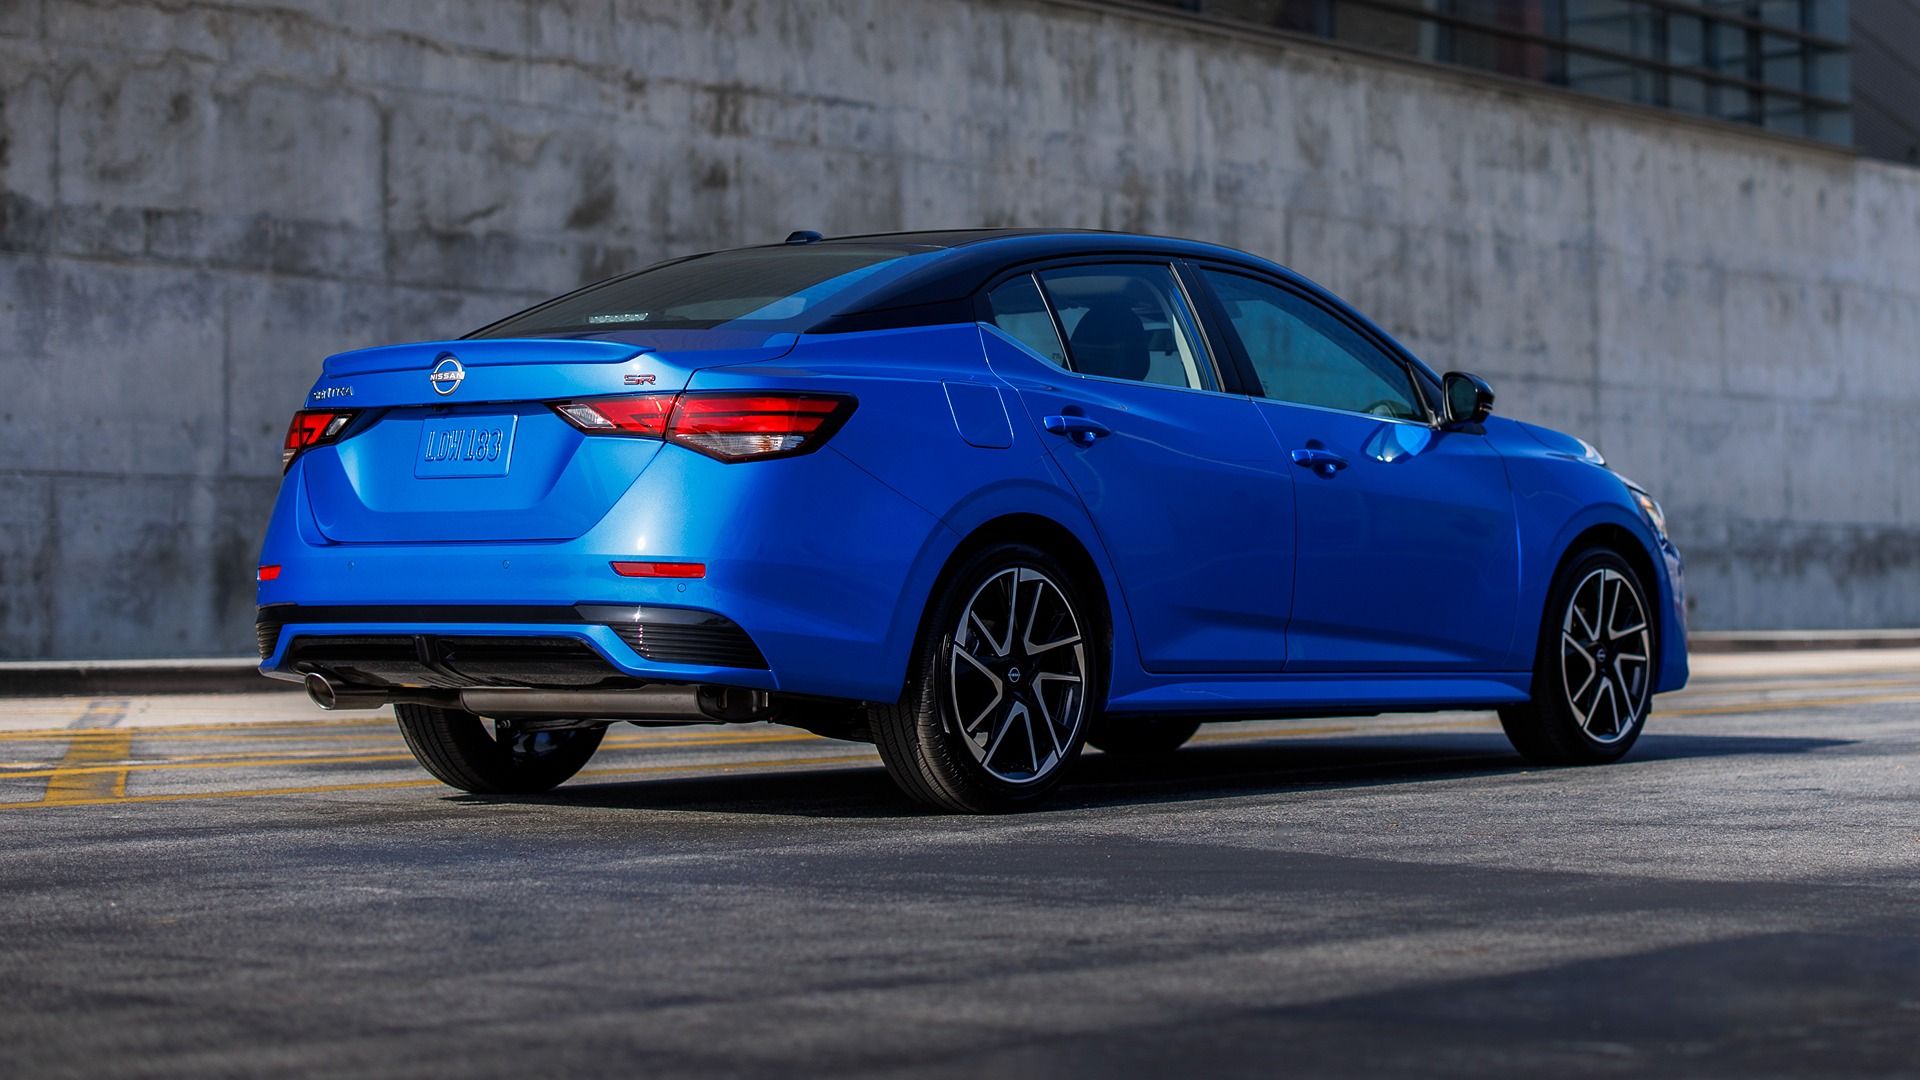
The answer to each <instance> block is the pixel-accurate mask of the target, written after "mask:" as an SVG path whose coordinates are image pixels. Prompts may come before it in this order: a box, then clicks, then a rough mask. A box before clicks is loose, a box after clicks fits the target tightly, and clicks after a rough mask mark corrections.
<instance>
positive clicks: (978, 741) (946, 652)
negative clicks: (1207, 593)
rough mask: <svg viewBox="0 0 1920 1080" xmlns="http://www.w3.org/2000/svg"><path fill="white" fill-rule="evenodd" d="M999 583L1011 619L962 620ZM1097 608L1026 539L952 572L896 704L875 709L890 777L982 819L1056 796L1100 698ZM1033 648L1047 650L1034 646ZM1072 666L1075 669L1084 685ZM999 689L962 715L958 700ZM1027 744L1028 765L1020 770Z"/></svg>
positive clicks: (1102, 634) (920, 796)
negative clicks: (983, 815)
mask: <svg viewBox="0 0 1920 1080" xmlns="http://www.w3.org/2000/svg"><path fill="white" fill-rule="evenodd" d="M1009 582H1010V583H1009ZM1049 587H1050V588H1051V590H1052V591H1051V593H1049V592H1048V588H1049ZM1000 588H1006V589H1007V590H1009V591H1008V593H1007V597H1008V599H1007V600H1006V602H1005V605H1004V606H1005V608H1006V610H1007V612H1008V614H1007V616H1006V617H1005V625H1004V626H1002V625H1000V619H999V617H998V616H996V615H994V614H991V613H989V614H985V615H984V616H983V617H982V621H981V622H979V623H978V624H977V630H976V628H975V626H976V624H974V623H972V622H969V623H967V624H966V625H965V626H964V627H963V625H962V620H963V619H969V620H971V619H972V615H971V612H972V611H973V610H974V608H973V605H974V603H975V601H976V600H978V601H982V603H983V606H982V607H981V608H980V610H981V611H982V612H987V611H988V609H989V608H992V609H993V610H994V611H997V610H998V609H999V608H1000V606H1001V605H1000V603H999V602H998V598H999V596H1000V593H998V592H994V593H992V594H991V595H989V590H997V589H1000ZM1028 605H1031V607H1030V610H1027V611H1026V613H1025V614H1024V615H1022V614H1016V613H1017V612H1020V611H1021V610H1022V608H1023V607H1027V606H1028ZM1056 605H1058V606H1063V607H1064V617H1063V616H1062V613H1061V611H1060V610H1059V607H1058V606H1056ZM1097 610H1098V609H1097V608H1096V607H1095V606H1094V605H1093V604H1092V603H1091V602H1089V600H1088V599H1087V598H1085V597H1084V596H1083V595H1082V594H1081V592H1080V589H1079V587H1078V585H1077V583H1076V582H1075V581H1074V579H1073V577H1072V575H1071V573H1070V572H1069V571H1068V570H1067V568H1066V567H1064V566H1062V565H1061V564H1060V562H1059V561H1058V560H1057V559H1055V558H1054V557H1053V556H1051V555H1049V554H1047V553H1046V552H1044V551H1041V550H1040V549H1038V548H1035V547H1032V546H1030V545H1027V544H1015V543H1005V544H995V545H992V546H990V547H987V548H984V549H982V550H980V551H978V552H975V553H974V554H972V555H971V556H969V557H967V558H966V560H965V561H964V562H962V563H961V564H960V565H958V566H957V567H955V568H954V570H953V572H951V573H949V574H948V575H947V576H946V578H945V582H944V584H943V585H942V586H941V587H940V589H939V590H938V591H937V592H936V593H935V595H934V597H933V599H932V600H931V601H930V602H929V604H928V609H927V614H926V618H925V620H924V622H923V624H922V626H921V630H920V634H919V638H918V640H917V642H916V644H915V646H914V654H913V657H912V660H911V663H910V664H909V666H908V673H907V686H906V690H905V692H904V693H903V694H902V695H901V698H900V700H899V702H897V703H895V704H892V705H874V706H869V708H868V719H869V722H870V723H871V725H872V729H873V739H874V744H875V745H876V746H877V747H878V748H879V750H880V759H881V760H882V761H883V762H885V763H886V766H887V772H888V774H890V775H891V776H892V777H893V781H894V783H896V784H898V785H899V786H900V789H901V790H902V791H904V792H906V793H907V794H908V795H910V796H912V797H913V798H914V799H917V800H919V801H920V802H923V803H926V804H928V805H929V806H934V807H938V808H940V809H943V810H954V811H960V812H963V813H974V814H979V813H994V812H998V811H1004V810H1012V809H1017V808H1019V807H1022V806H1028V805H1031V804H1033V803H1034V802H1036V801H1038V800H1039V799H1040V798H1042V797H1043V796H1045V795H1046V794H1047V793H1048V792H1049V791H1052V790H1053V788H1054V787H1055V786H1057V785H1058V784H1059V783H1060V780H1061V778H1062V777H1063V776H1064V775H1065V774H1066V772H1067V770H1068V769H1069V768H1070V767H1071V766H1072V764H1073V762H1074V759H1075V758H1077V757H1078V756H1079V754H1080V749H1081V746H1082V745H1083V744H1084V743H1085V742H1086V733H1087V731H1088V729H1089V728H1090V727H1092V725H1093V724H1094V722H1095V720H1096V719H1097V717H1098V715H1099V709H1100V705H1101V704H1102V701H1103V700H1104V699H1103V695H1104V693H1105V685H1106V684H1105V681H1104V679H1105V670H1106V667H1105V655H1104V652H1103V649H1104V643H1105V641H1106V639H1107V628H1106V627H1105V626H1104V625H1102V624H1100V622H1099V616H1098V615H1097V614H1096V612H1097ZM1022 622H1024V623H1025V629H1024V630H1022V629H1021V628H1020V625H1019V624H1020V623H1022ZM1041 624H1044V626H1042V625H1041ZM1036 627H1039V628H1040V629H1041V631H1042V632H1041V634H1040V636H1039V637H1038V638H1036V637H1035V636H1034V631H1035V629H1036ZM962 630H964V632H965V638H964V639H963V640H961V641H959V642H957V641H956V633H957V632H960V631H962ZM996 636H998V638H999V639H1000V641H1004V642H1005V647H1006V654H1005V655H1001V654H1000V653H999V651H998V650H999V646H998V643H997V642H996V640H995V637H996ZM1029 644H1031V645H1035V646H1046V647H1045V648H1036V649H1034V650H1033V651H1031V652H1029V651H1027V646H1028V645H1029ZM957 645H958V646H959V648H958V650H956V646H957ZM963 653H964V654H965V657H977V659H975V660H971V661H968V660H965V659H963V657H962V654H963ZM1021 664H1027V665H1029V668H1028V670H1027V671H1025V672H1023V671H1021V670H1020V665H1021ZM956 666H958V667H959V669H960V676H959V678H958V679H956V677H955V674H954V673H955V669H956ZM1069 669H1076V670H1077V677H1078V680H1079V681H1078V682H1077V683H1074V682H1071V681H1070V676H1069V675H1068V674H1066V672H1068V671H1069ZM993 672H999V674H998V675H996V674H994V673H993ZM994 687H997V689H996V690H995V691H994V692H995V693H997V694H1001V695H1004V697H992V698H991V699H990V701H991V703H990V704H988V705H987V706H986V708H985V710H984V711H982V712H980V713H979V714H978V715H976V716H974V717H962V716H960V715H959V714H960V711H961V710H960V708H959V707H958V704H957V703H965V705H966V710H967V711H969V712H972V711H973V710H974V707H975V706H976V705H977V704H979V699H980V698H981V697H985V696H986V694H987V691H988V690H989V689H992V688H994ZM1076 707H1077V712H1076ZM1069 724H1070V727H1069ZM1036 725H1037V726H1036ZM969 730H971V732H972V734H971V736H970V734H969ZM1043 735H1044V736H1045V738H1044V740H1043V738H1042V736H1043ZM1009 740H1012V741H1009ZM1023 749H1024V751H1025V753H1026V756H1027V758H1028V760H1029V762H1030V764H1031V766H1032V767H1031V769H1027V770H1022V769H1021V768H1019V767H1017V758H1018V755H1019V753H1020V752H1021V751H1022V750H1023ZM1023 773H1026V775H1023Z"/></svg>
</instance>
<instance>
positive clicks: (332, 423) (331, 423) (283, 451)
mask: <svg viewBox="0 0 1920 1080" xmlns="http://www.w3.org/2000/svg"><path fill="white" fill-rule="evenodd" d="M352 419H353V414H352V413H350V412H337V411H335V410H333V409H301V410H300V411H299V412H297V413H294V414H293V422H292V423H290V424H288V425H287V441H286V442H285V443H283V444H282V445H281V447H280V468H281V470H282V471H285V470H286V468H287V467H288V466H290V465H292V464H293V459H294V458H296V457H299V456H300V452H301V451H302V450H311V449H313V448H314V447H316V446H319V445H321V444H323V443H330V442H332V441H333V440H335V439H337V438H339V437H340V433H341V432H342V431H345V430H346V429H347V424H348V422H350V421H351V420H352Z"/></svg>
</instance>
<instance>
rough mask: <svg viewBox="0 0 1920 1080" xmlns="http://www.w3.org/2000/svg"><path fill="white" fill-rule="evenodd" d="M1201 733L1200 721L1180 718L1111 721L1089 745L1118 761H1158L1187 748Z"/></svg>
mask: <svg viewBox="0 0 1920 1080" xmlns="http://www.w3.org/2000/svg"><path fill="white" fill-rule="evenodd" d="M1199 730H1200V721H1198V720H1183V719H1180V718H1179V717H1169V716H1155V717H1147V718H1142V719H1137V720H1136V719H1129V718H1125V717H1108V718H1107V719H1105V720H1104V721H1102V723H1101V725H1100V730H1098V731H1096V732H1094V733H1093V734H1092V735H1089V736H1087V741H1088V742H1090V743H1092V744H1093V745H1095V746H1097V747H1099V748H1100V749H1102V750H1104V751H1106V752H1107V753H1109V754H1113V755H1116V756H1119V757H1159V756H1160V755H1162V754H1171V753H1173V752H1174V751H1175V750H1178V749H1180V748H1181V747H1182V746H1184V745H1186V742H1187V740H1188V739H1191V738H1193V733H1194V732H1196V731H1199Z"/></svg>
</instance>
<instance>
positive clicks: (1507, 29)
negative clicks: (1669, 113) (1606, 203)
mask: <svg viewBox="0 0 1920 1080" xmlns="http://www.w3.org/2000/svg"><path fill="white" fill-rule="evenodd" d="M1146 2H1148V3H1155V4H1157V5H1159V6H1165V7H1172V8H1178V9H1182V10H1186V11H1192V12H1196V13H1198V14H1202V15H1209V16H1213V17H1216V18H1221V19H1227V20H1232V21H1235V22H1244V23H1252V24H1256V25H1260V26H1267V27H1273V28H1277V29H1282V30H1289V31H1293V32H1296V33H1305V34H1313V35H1316V36H1319V37H1324V38H1330V39H1332V40H1335V41H1344V42H1348V43H1350V44H1354V45H1359V46H1364V47H1367V48H1371V49H1376V50H1381V51H1385V52H1394V53H1402V54H1405V55H1409V56H1415V57H1418V58H1420V59H1424V60H1431V61H1435V62H1438V63H1444V64H1457V65H1460V66H1463V67H1470V68H1477V69H1480V70H1483V71H1492V72H1497V73H1499V74H1502V75H1511V76H1516V77H1519V78H1525V79H1534V80H1537V81H1540V82H1545V83H1551V84H1553V85H1556V86H1564V87H1568V88H1570V89H1573V90H1578V91H1581V92H1584V93H1590V94H1596V95H1599V96H1601V97H1609V98H1614V99H1617V100H1621V101H1630V102H1636V103H1639V104H1642V105H1652V106H1656V107H1660V108H1668V109H1675V110H1679V111H1682V112H1688V113H1694V114H1697V115H1701V116H1710V117H1715V118H1717V119H1721V120H1728V121H1733V122H1736V123H1743V124H1752V125H1755V126H1758V127H1762V128H1765V129H1767V130H1769V131H1778V132H1782V133H1785V134H1791V135H1800V136H1805V137H1808V138H1814V139H1821V140H1825V141H1829V142H1838V143H1846V142H1848V141H1849V140H1850V138H1851V135H1852V132H1851V124H1850V101H1849V98H1850V90H1849V80H1848V70H1847V64H1848V60H1847V40H1846V37H1847V0H1146Z"/></svg>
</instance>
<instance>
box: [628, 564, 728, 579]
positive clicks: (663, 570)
mask: <svg viewBox="0 0 1920 1080" xmlns="http://www.w3.org/2000/svg"><path fill="white" fill-rule="evenodd" d="M613 572H614V573H616V574H619V575H620V576H621V577H664V578H703V577H706V576H707V564H706V563H699V562H618V561H616V562H615V563H614V564H613Z"/></svg>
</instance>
